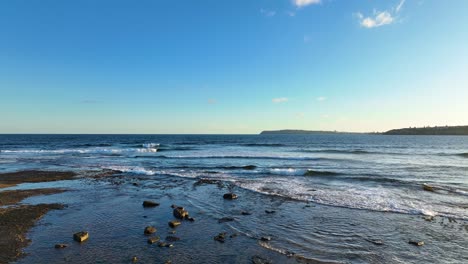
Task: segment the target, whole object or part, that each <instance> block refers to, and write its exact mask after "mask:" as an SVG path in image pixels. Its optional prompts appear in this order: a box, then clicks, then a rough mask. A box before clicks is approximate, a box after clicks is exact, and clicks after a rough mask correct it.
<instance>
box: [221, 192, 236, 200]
mask: <svg viewBox="0 0 468 264" xmlns="http://www.w3.org/2000/svg"><path fill="white" fill-rule="evenodd" d="M223 198H224V199H226V200H234V199H237V194H235V193H225V194H224V195H223Z"/></svg>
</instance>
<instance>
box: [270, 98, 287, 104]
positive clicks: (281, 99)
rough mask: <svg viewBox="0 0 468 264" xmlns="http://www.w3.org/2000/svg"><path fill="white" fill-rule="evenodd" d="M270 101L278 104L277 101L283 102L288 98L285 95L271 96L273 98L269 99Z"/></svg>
mask: <svg viewBox="0 0 468 264" xmlns="http://www.w3.org/2000/svg"><path fill="white" fill-rule="evenodd" d="M271 101H272V102H273V103H275V104H279V103H285V102H287V101H289V99H288V98H286V97H279V98H273V99H271Z"/></svg>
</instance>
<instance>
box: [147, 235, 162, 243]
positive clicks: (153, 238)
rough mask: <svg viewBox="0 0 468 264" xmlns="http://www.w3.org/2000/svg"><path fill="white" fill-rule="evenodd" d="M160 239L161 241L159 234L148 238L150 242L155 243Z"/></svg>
mask: <svg viewBox="0 0 468 264" xmlns="http://www.w3.org/2000/svg"><path fill="white" fill-rule="evenodd" d="M158 241H159V237H158V236H155V237H150V238H148V244H154V243H156V242H158Z"/></svg>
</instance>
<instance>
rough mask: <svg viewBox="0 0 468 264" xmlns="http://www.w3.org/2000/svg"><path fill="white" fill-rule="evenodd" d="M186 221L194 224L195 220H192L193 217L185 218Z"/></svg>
mask: <svg viewBox="0 0 468 264" xmlns="http://www.w3.org/2000/svg"><path fill="white" fill-rule="evenodd" d="M187 220H188V221H190V222H195V218H193V217H187Z"/></svg>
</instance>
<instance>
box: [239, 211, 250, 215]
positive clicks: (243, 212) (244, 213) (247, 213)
mask: <svg viewBox="0 0 468 264" xmlns="http://www.w3.org/2000/svg"><path fill="white" fill-rule="evenodd" d="M251 214H252V213H251V212H247V211H242V212H241V215H251Z"/></svg>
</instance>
